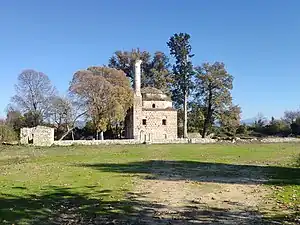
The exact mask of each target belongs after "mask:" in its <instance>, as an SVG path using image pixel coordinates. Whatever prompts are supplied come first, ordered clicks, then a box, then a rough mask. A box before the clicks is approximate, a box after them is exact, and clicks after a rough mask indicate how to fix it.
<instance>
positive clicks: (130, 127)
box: [125, 60, 177, 142]
mask: <svg viewBox="0 0 300 225" xmlns="http://www.w3.org/2000/svg"><path fill="white" fill-rule="evenodd" d="M141 63H142V61H141V60H137V62H136V63H135V70H134V103H133V107H132V109H131V110H130V111H129V113H128V115H127V119H126V128H125V136H126V138H128V139H135V140H140V141H142V142H146V141H147V142H151V141H162V140H175V139H177V111H176V110H175V109H174V108H173V104H172V101H171V99H170V97H169V96H167V95H166V94H164V93H163V92H162V91H161V90H158V89H156V88H152V87H146V88H142V89H141Z"/></svg>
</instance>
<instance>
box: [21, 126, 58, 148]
mask: <svg viewBox="0 0 300 225" xmlns="http://www.w3.org/2000/svg"><path fill="white" fill-rule="evenodd" d="M30 142H32V144H33V145H35V146H51V145H52V144H53V142H54V128H51V127H45V126H37V127H32V128H28V127H24V128H21V131H20V143H21V144H23V145H26V144H29V143H30Z"/></svg>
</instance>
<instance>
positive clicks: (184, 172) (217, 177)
mask: <svg viewBox="0 0 300 225" xmlns="http://www.w3.org/2000/svg"><path fill="white" fill-rule="evenodd" d="M77 166H81V167H90V168H93V169H96V170H100V171H103V172H116V173H125V174H136V175H137V176H143V178H145V179H161V180H191V181H202V182H216V183H237V184H262V183H271V184H278V185H290V184H300V168H288V167H276V166H254V165H234V164H224V163H206V162H196V161H162V160H150V161H139V162H131V163H126V164H114V163H113V164H108V163H99V164H80V165H77Z"/></svg>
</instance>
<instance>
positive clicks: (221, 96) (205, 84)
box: [195, 62, 236, 137]
mask: <svg viewBox="0 0 300 225" xmlns="http://www.w3.org/2000/svg"><path fill="white" fill-rule="evenodd" d="M196 71H197V73H196V77H195V82H196V89H195V98H196V99H197V100H198V101H199V102H201V103H202V104H203V106H204V107H205V121H204V126H203V130H202V137H205V136H206V134H207V131H208V130H209V129H210V127H211V126H212V121H214V119H218V118H219V117H220V115H221V114H222V113H223V112H224V111H225V110H227V109H228V107H231V105H232V97H231V93H230V91H231V89H232V81H233V76H232V75H230V74H229V73H228V72H227V71H226V69H225V65H224V63H220V62H215V63H213V64H209V63H204V64H203V65H202V66H199V67H197V68H196ZM234 109H236V108H234Z"/></svg>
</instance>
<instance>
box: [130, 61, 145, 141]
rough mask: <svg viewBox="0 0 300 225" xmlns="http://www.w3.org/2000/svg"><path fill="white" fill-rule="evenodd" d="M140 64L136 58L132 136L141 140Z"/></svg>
mask: <svg viewBox="0 0 300 225" xmlns="http://www.w3.org/2000/svg"><path fill="white" fill-rule="evenodd" d="M141 64H142V60H139V59H138V60H137V61H136V62H135V65H134V102H133V114H132V116H133V120H132V122H133V124H132V125H133V135H132V136H133V138H134V139H135V140H141V125H142V119H143V118H142V116H143V111H142V104H143V102H142V101H143V100H142V94H141Z"/></svg>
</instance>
